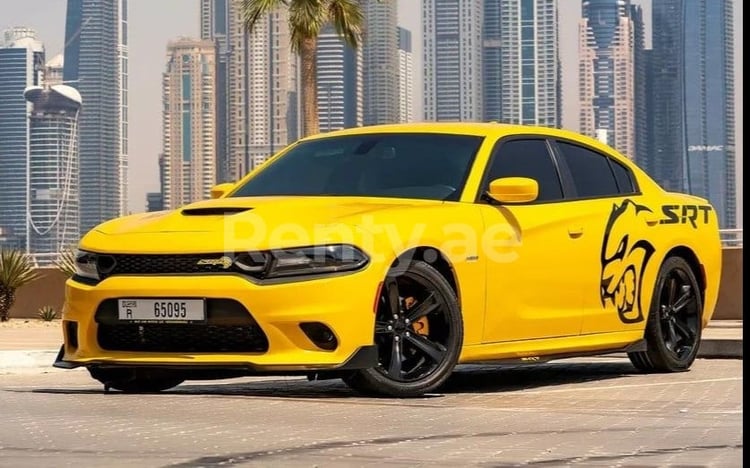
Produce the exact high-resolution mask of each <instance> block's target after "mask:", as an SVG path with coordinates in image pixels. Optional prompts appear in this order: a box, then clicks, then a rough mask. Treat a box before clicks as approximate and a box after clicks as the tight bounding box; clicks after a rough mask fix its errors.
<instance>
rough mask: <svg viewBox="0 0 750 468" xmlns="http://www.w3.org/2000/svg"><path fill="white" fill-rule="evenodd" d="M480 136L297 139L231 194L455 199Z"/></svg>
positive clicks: (386, 135) (389, 135)
mask: <svg viewBox="0 0 750 468" xmlns="http://www.w3.org/2000/svg"><path fill="white" fill-rule="evenodd" d="M481 143H482V137H477V136H467V135H448V134H415V133H401V134H368V135H349V136H337V137H328V138H322V139H319V140H311V141H306V142H302V143H299V144H298V145H296V146H294V147H292V148H290V149H289V150H288V152H287V153H285V154H284V155H282V156H281V157H279V158H278V159H277V160H275V161H274V162H272V163H270V165H269V166H268V167H265V168H262V169H260V171H259V172H258V174H257V175H256V176H254V177H253V178H251V179H250V180H248V181H247V182H246V183H245V184H244V185H242V186H241V187H240V188H239V189H238V190H236V191H235V192H234V193H233V194H232V195H231V196H232V197H254V196H267V195H300V196H304V195H308V196H315V195H327V196H362V197H394V198H423V199H432V200H458V199H459V197H460V196H461V191H462V190H463V186H464V183H465V181H466V177H467V176H468V173H469V169H470V168H471V164H472V162H473V161H474V156H475V154H476V152H477V150H478V149H479V146H480V145H481Z"/></svg>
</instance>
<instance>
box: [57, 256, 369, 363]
mask: <svg viewBox="0 0 750 468" xmlns="http://www.w3.org/2000/svg"><path fill="white" fill-rule="evenodd" d="M375 270H376V269H373V268H366V269H364V270H362V271H359V272H356V273H352V274H347V275H341V276H332V277H327V278H321V279H315V280H308V281H300V282H290V283H282V284H272V285H258V284H254V283H252V282H250V281H248V280H246V279H244V278H242V277H240V276H235V275H205V276H187V275H186V276H115V277H111V278H107V279H105V280H103V281H102V282H100V283H98V284H97V285H94V286H92V285H86V284H83V283H80V282H78V281H75V280H72V279H71V280H68V282H67V283H66V292H65V305H64V307H63V324H62V326H63V332H64V336H65V343H64V345H63V347H62V349H61V350H60V355H59V356H58V359H57V360H56V362H55V367H61V368H73V367H79V366H128V367H144V366H148V367H151V366H157V367H163V368H188V369H196V370H197V369H205V368H216V369H219V368H220V369H236V370H244V371H246V373H248V374H252V373H269V372H271V373H281V374H283V373H290V374H291V373H299V372H311V371H318V370H343V369H354V368H367V367H373V366H375V365H376V364H377V353H376V352H375V348H374V347H373V332H374V325H375V313H374V310H373V308H374V304H375V298H376V294H377V293H378V289H379V288H378V285H379V283H380V278H379V275H378V273H377V271H375ZM136 297H138V298H149V297H154V298H159V297H163V298H170V297H180V298H204V299H209V300H224V299H231V300H233V301H236V302H237V303H239V304H241V306H242V307H244V309H245V310H246V311H248V313H249V315H251V317H252V320H253V321H254V323H255V324H257V327H259V328H260V330H262V333H263V334H264V335H265V337H266V339H267V349H266V348H263V349H262V350H260V351H257V352H237V351H210V350H209V351H206V350H202V351H201V352H194V351H192V352H172V351H169V352H166V351H142V350H137V351H136V350H126V351H123V350H112V349H106V346H102V343H101V342H100V341H101V340H100V335H98V332H99V327H101V326H103V325H102V323H101V314H99V319H98V320H97V310H98V309H99V310H100V311H101V309H100V306H101V305H102V304H105V303H107V302H110V303H111V300H112V299H117V298H136ZM305 322H318V323H321V324H323V325H325V326H327V327H328V328H329V329H330V330H331V331H332V332H333V335H334V336H335V338H336V343H337V346H336V348H335V349H332V350H326V349H321V347H320V346H319V345H316V343H315V342H314V341H313V340H312V339H311V338H310V337H309V336H308V335H307V334H305V332H304V331H303V330H302V328H300V324H301V323H305ZM72 324H74V325H73V326H72ZM168 326H169V325H162V327H168ZM191 326H192V327H201V326H202V325H199V324H196V325H191Z"/></svg>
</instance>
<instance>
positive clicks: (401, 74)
mask: <svg viewBox="0 0 750 468" xmlns="http://www.w3.org/2000/svg"><path fill="white" fill-rule="evenodd" d="M413 92H414V59H413V53H412V47H411V31H409V30H408V29H406V28H402V27H399V28H398V122H411V121H413V120H414V110H413V109H414V108H413V105H414V104H413V101H414V96H413Z"/></svg>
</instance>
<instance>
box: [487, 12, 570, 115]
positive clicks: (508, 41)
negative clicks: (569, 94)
mask: <svg viewBox="0 0 750 468" xmlns="http://www.w3.org/2000/svg"><path fill="white" fill-rule="evenodd" d="M484 9H485V10H484V32H483V43H482V45H483V60H484V64H483V81H484V83H483V84H484V120H488V121H490V120H494V121H498V122H505V123H513V124H526V125H541V126H547V127H559V126H560V125H561V121H560V120H561V116H562V95H561V87H560V79H561V73H560V56H559V38H558V15H557V1H556V0H520V1H519V0H484Z"/></svg>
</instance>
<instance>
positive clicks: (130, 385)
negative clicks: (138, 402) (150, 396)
mask: <svg viewBox="0 0 750 468" xmlns="http://www.w3.org/2000/svg"><path fill="white" fill-rule="evenodd" d="M88 371H89V373H90V374H91V377H93V378H94V379H96V380H98V381H99V382H101V383H102V384H104V390H105V391H108V390H109V389H110V388H113V389H115V390H119V391H121V392H125V393H158V392H161V391H164V390H169V389H170V388H173V387H176V386H178V385H180V384H181V383H182V382H184V381H185V379H184V378H183V377H181V376H179V375H176V374H171V373H169V372H167V371H163V370H159V369H131V368H123V369H120V368H117V369H101V368H97V367H89V369H88Z"/></svg>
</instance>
